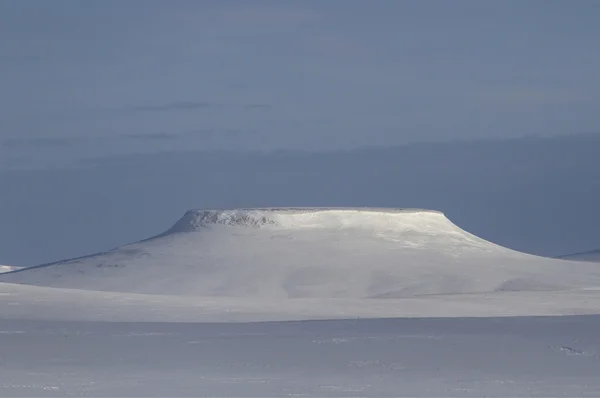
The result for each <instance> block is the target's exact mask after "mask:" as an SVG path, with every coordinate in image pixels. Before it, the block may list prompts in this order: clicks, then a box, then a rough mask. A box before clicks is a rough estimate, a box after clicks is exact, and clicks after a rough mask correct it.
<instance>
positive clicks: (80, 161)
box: [0, 0, 600, 265]
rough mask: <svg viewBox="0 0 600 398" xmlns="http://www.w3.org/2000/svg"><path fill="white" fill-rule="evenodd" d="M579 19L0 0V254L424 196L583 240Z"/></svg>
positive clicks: (562, 9) (588, 232)
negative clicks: (221, 212)
mask: <svg viewBox="0 0 600 398" xmlns="http://www.w3.org/2000/svg"><path fill="white" fill-rule="evenodd" d="M599 20H600V2H599V1H597V0H573V1H564V0H502V1H491V0H490V1H487V0H455V1H446V0H404V1H398V0H374V1H366V0H364V1H363V0H361V1H357V0H328V1H323V0H304V1H291V0H290V1H284V0H273V1H266V0H262V1H261V0H256V1H250V0H239V1H233V0H230V1H227V0H215V1H211V0H205V1H197V0H127V1H124V0H86V1H82V0H52V1H49V0H0V76H1V78H0V264H7V263H8V264H12V265H35V264H39V263H42V262H46V261H53V260H60V259H63V258H66V257H73V256H76V255H84V254H88V253H92V252H95V251H100V250H107V249H110V248H112V247H115V246H118V245H122V244H124V243H127V242H132V241H136V240H139V239H144V238H146V237H148V236H151V235H153V234H156V233H160V232H162V231H164V230H165V229H166V228H168V227H169V226H170V225H171V224H172V223H173V222H175V221H176V220H177V219H178V218H179V217H180V216H181V215H182V214H183V213H184V212H185V211H186V210H188V209H190V208H202V207H204V208H206V207H210V208H226V207H253V206H385V207H423V208H434V209H437V210H441V211H443V212H445V213H446V215H447V216H448V217H449V218H450V219H451V220H453V221H456V222H457V223H458V225H459V226H460V227H462V228H464V229H466V230H468V231H470V232H473V233H475V234H478V235H481V236H483V237H484V238H486V239H490V240H492V241H494V242H496V243H499V244H503V245H506V246H508V247H511V248H514V249H517V250H523V251H526V252H529V253H534V254H541V255H560V254H567V253H570V252H576V251H585V250H592V249H598V247H600V243H598V242H600V235H599V234H600V232H599V230H598V228H597V225H598V224H599V223H600V207H598V206H597V203H600V189H599V188H598V184H597V183H596V181H599V180H600V174H599V173H600V164H599V163H598V162H599V161H598V160H596V158H597V157H598V156H597V154H598V153H600V140H599V137H600V134H599V133H600V113H599V112H598V109H600V79H598V70H600V51H599V49H600V44H599V43H600V24H598V21H599ZM589 134H591V135H589ZM522 137H525V138H522ZM561 137H564V138H561ZM411 145H416V146H411ZM419 145H425V146H424V147H420V146H419ZM438 145H440V146H438ZM374 148H376V149H374ZM419 148H421V149H419ZM515 159H516V160H515ZM564 209H569V211H567V212H565V211H564Z"/></svg>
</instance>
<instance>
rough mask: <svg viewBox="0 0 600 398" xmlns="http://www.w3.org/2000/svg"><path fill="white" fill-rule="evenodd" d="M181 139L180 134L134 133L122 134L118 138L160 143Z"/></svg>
mask: <svg viewBox="0 0 600 398" xmlns="http://www.w3.org/2000/svg"><path fill="white" fill-rule="evenodd" d="M179 137H181V134H169V133H164V132H161V133H147V134H143V133H135V134H123V135H121V136H119V138H124V139H129V140H142V141H160V140H176V139H178V138H179Z"/></svg>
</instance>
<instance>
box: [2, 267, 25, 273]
mask: <svg viewBox="0 0 600 398" xmlns="http://www.w3.org/2000/svg"><path fill="white" fill-rule="evenodd" d="M19 269H21V267H15V266H12V265H0V274H2V273H5V272H11V271H16V270H19Z"/></svg>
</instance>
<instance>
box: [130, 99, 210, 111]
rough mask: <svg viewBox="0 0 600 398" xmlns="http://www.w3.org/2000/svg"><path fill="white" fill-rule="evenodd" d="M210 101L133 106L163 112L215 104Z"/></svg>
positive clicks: (195, 108) (142, 109)
mask: <svg viewBox="0 0 600 398" xmlns="http://www.w3.org/2000/svg"><path fill="white" fill-rule="evenodd" d="M215 105H216V104H213V103H210V102H201V101H200V102H198V101H177V102H171V103H168V104H163V105H141V106H136V107H134V108H133V110H134V111H140V112H163V111H190V110H199V109H206V108H210V107H213V106H215Z"/></svg>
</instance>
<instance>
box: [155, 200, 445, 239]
mask: <svg viewBox="0 0 600 398" xmlns="http://www.w3.org/2000/svg"><path fill="white" fill-rule="evenodd" d="M407 213H412V214H418V213H427V214H435V215H438V216H443V213H441V212H438V211H435V210H424V209H379V208H352V207H340V208H335V207H319V208H292V207H290V208H263V209H233V210H206V209H194V210H189V211H188V212H186V213H185V215H184V216H183V217H182V218H181V219H180V220H179V221H177V222H176V223H175V225H173V227H171V228H170V229H169V230H168V231H167V232H165V233H164V234H162V236H164V235H167V234H171V233H179V232H193V231H198V230H200V229H203V228H207V227H210V226H213V225H227V226H237V227H252V228H260V227H265V226H271V227H284V228H294V227H299V228H301V227H318V226H321V227H328V226H333V225H334V224H338V225H339V223H340V222H342V223H343V222H345V223H346V225H349V224H355V225H358V224H360V225H361V226H363V227H364V226H369V225H371V226H373V225H374V223H373V221H380V222H381V221H382V219H384V218H385V219H387V220H385V221H386V222H389V221H390V217H393V216H394V215H398V214H407ZM375 225H378V224H377V223H375Z"/></svg>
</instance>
